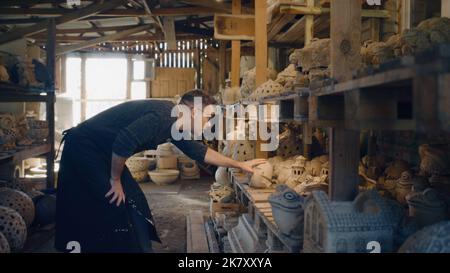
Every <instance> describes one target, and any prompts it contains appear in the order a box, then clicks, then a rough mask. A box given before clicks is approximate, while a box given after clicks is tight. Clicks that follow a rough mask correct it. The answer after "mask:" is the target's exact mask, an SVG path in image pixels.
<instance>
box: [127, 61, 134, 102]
mask: <svg viewBox="0 0 450 273" xmlns="http://www.w3.org/2000/svg"><path fill="white" fill-rule="evenodd" d="M133 70H134V66H133V58H132V55H127V87H126V88H127V90H126V93H127V95H126V98H127V100H129V99H131V84H132V82H133Z"/></svg>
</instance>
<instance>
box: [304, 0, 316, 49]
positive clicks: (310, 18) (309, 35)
mask: <svg viewBox="0 0 450 273" xmlns="http://www.w3.org/2000/svg"><path fill="white" fill-rule="evenodd" d="M306 5H307V7H308V8H314V0H307V2H306ZM313 38H314V15H306V21H305V45H308V44H310V43H311V41H312V39H313Z"/></svg>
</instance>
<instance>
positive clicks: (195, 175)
mask: <svg viewBox="0 0 450 273" xmlns="http://www.w3.org/2000/svg"><path fill="white" fill-rule="evenodd" d="M178 165H179V166H178V168H179V170H180V176H181V179H199V178H200V169H199V168H198V164H197V162H196V161H195V160H192V159H190V158H189V157H187V156H180V157H179V158H178Z"/></svg>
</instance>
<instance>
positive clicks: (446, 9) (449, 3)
mask: <svg viewBox="0 0 450 273" xmlns="http://www.w3.org/2000/svg"><path fill="white" fill-rule="evenodd" d="M441 16H442V17H449V18H450V0H441Z"/></svg>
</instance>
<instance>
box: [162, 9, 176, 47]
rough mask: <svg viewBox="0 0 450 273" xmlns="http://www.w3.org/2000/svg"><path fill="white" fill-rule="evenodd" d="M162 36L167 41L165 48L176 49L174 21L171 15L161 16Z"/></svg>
mask: <svg viewBox="0 0 450 273" xmlns="http://www.w3.org/2000/svg"><path fill="white" fill-rule="evenodd" d="M163 27H164V38H165V39H166V42H167V49H169V50H176V49H177V37H176V33H175V21H174V18H173V17H164V18H163Z"/></svg>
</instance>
